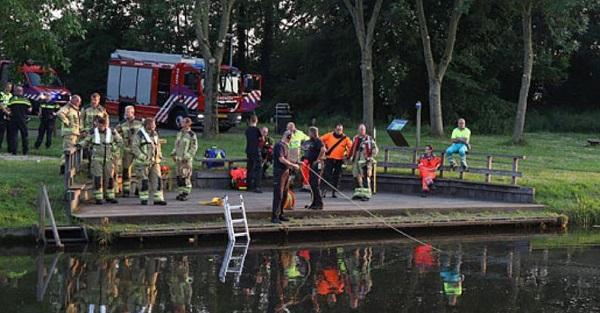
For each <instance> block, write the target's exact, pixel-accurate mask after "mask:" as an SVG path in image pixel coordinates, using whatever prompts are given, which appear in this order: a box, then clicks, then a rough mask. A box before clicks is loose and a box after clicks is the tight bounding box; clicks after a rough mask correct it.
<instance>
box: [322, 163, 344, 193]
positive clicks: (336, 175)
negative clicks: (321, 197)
mask: <svg viewBox="0 0 600 313" xmlns="http://www.w3.org/2000/svg"><path fill="white" fill-rule="evenodd" d="M342 165H344V160H336V159H326V160H325V168H324V170H323V178H324V179H325V180H326V181H327V182H328V183H329V184H331V185H333V186H334V187H335V188H336V189H339V188H340V187H339V186H340V177H341V176H342ZM321 187H323V188H322V189H323V190H327V189H331V187H330V186H329V185H328V184H326V183H322V184H321ZM334 192H335V191H334Z"/></svg>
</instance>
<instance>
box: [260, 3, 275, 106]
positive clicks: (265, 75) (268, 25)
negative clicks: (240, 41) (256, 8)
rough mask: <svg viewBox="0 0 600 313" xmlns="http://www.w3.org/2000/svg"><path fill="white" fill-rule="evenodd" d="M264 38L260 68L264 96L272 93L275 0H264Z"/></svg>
mask: <svg viewBox="0 0 600 313" xmlns="http://www.w3.org/2000/svg"><path fill="white" fill-rule="evenodd" d="M263 12H264V21H263V39H262V45H261V47H260V69H261V71H260V72H261V74H262V79H263V89H262V98H263V99H267V97H268V96H269V94H270V90H271V88H270V86H271V84H270V83H269V79H270V78H271V53H272V51H273V31H274V27H273V13H274V9H273V0H263Z"/></svg>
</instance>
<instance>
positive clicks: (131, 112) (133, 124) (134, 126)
mask: <svg viewBox="0 0 600 313" xmlns="http://www.w3.org/2000/svg"><path fill="white" fill-rule="evenodd" d="M141 127H142V122H140V121H138V120H136V119H135V108H134V107H133V106H132V105H128V106H127V107H125V121H123V122H122V123H121V124H119V126H117V131H119V133H120V134H121V137H122V138H123V152H122V155H121V156H122V159H121V164H120V166H118V167H120V170H121V173H122V179H123V197H127V196H129V195H130V193H131V182H132V179H131V166H132V165H133V159H134V155H133V151H132V144H133V138H134V137H135V135H136V134H137V132H138V131H139V130H140V128H141Z"/></svg>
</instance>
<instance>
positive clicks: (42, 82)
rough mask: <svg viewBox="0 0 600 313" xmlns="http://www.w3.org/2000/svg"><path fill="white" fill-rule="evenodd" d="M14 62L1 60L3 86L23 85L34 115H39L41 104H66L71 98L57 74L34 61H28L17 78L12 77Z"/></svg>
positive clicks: (0, 76) (19, 69)
mask: <svg viewBox="0 0 600 313" xmlns="http://www.w3.org/2000/svg"><path fill="white" fill-rule="evenodd" d="M12 66H13V62H12V61H10V60H0V82H1V85H4V83H6V82H8V81H13V82H14V83H16V84H22V85H23V91H24V96H25V97H27V98H29V100H31V103H32V106H33V108H32V109H33V110H32V111H33V113H34V114H35V113H37V111H38V110H39V106H40V104H41V103H57V104H60V105H62V104H65V103H67V102H68V101H69V99H70V98H71V92H70V91H69V90H68V89H67V88H65V86H64V84H63V82H62V81H61V80H60V78H59V77H58V74H57V72H56V71H55V70H54V69H53V68H51V67H44V66H42V65H40V64H36V63H34V62H33V61H27V62H26V63H25V64H23V65H22V66H20V67H18V68H17V70H16V72H15V73H16V74H17V77H11V75H12V74H14V73H13V68H12Z"/></svg>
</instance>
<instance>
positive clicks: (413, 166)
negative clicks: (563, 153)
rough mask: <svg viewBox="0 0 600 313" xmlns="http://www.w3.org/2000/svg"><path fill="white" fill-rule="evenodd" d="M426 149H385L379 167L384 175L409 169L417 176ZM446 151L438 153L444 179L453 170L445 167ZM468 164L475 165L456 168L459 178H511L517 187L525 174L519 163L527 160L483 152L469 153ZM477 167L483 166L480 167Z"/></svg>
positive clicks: (518, 156) (487, 180) (516, 156)
mask: <svg viewBox="0 0 600 313" xmlns="http://www.w3.org/2000/svg"><path fill="white" fill-rule="evenodd" d="M424 150H425V148H424V147H418V148H414V147H389V146H387V147H383V151H384V156H383V162H379V163H378V167H382V168H383V172H384V173H388V171H389V169H394V168H396V169H409V170H411V172H412V174H413V175H415V174H416V171H417V166H418V164H419V155H420V153H422V152H424ZM445 154H446V151H445V150H444V151H441V152H440V153H437V154H436V155H438V156H439V157H441V159H442V163H441V166H440V168H439V177H441V178H443V177H444V173H445V172H449V171H452V170H453V168H452V167H450V166H447V165H445V162H446V155H445ZM467 158H468V159H467V162H468V163H470V164H475V166H469V168H468V169H467V170H463V169H462V168H460V167H456V168H455V169H454V170H455V171H457V172H458V178H459V179H461V180H462V179H464V176H465V173H470V174H480V175H483V176H484V181H485V182H486V183H490V182H492V177H493V176H501V177H510V178H511V181H510V183H511V184H512V185H517V182H518V179H519V178H521V177H523V172H521V171H519V162H520V161H522V160H525V159H526V157H525V156H524V155H507V154H492V153H483V152H469V153H468V157H467ZM498 164H501V167H502V168H494V165H498ZM477 165H483V166H482V167H478V166H477Z"/></svg>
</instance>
